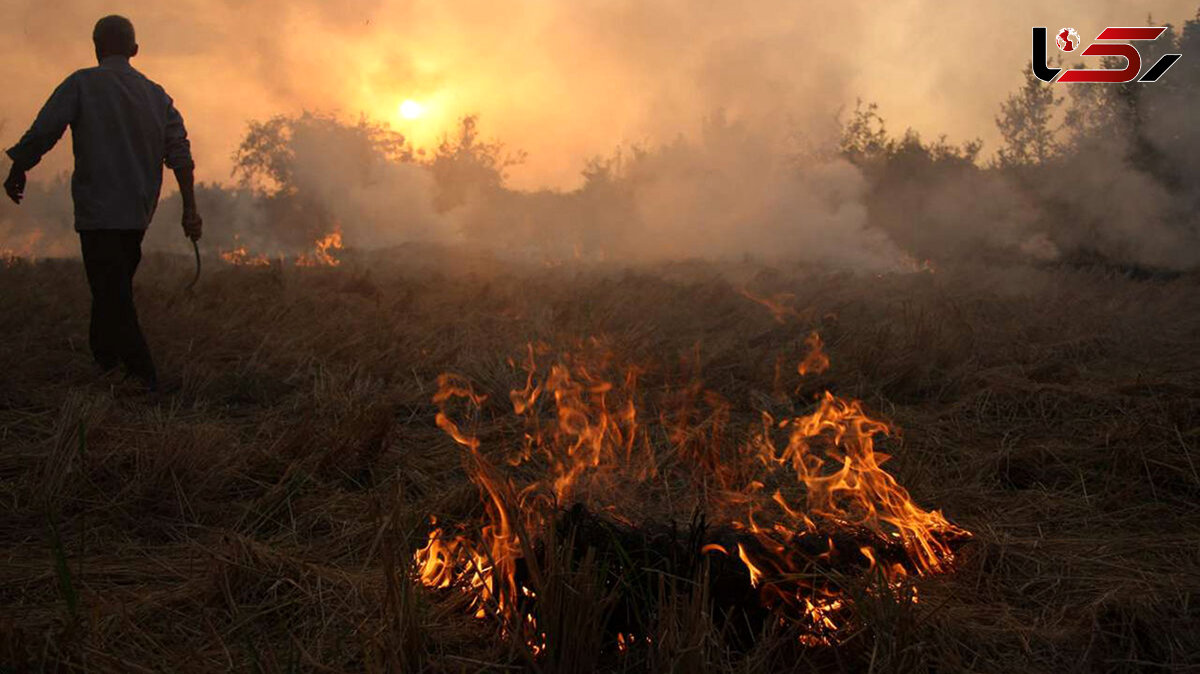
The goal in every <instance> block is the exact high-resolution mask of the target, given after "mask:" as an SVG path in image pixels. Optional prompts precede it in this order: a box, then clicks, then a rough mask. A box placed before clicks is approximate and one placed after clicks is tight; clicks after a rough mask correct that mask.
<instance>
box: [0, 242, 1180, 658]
mask: <svg viewBox="0 0 1200 674" xmlns="http://www.w3.org/2000/svg"><path fill="white" fill-rule="evenodd" d="M209 264H210V270H209V271H207V272H206V276H205V278H204V279H203V280H202V282H201V284H200V286H199V288H198V291H197V293H196V294H195V296H194V297H191V298H188V297H185V296H184V295H183V294H182V293H181V292H180V291H179V288H180V287H182V285H183V284H184V283H185V282H186V280H187V277H188V275H189V273H190V270H188V269H187V267H186V265H187V262H186V261H185V260H184V259H183V258H182V257H167V256H151V257H149V258H147V260H146V261H145V262H144V265H145V266H144V268H143V269H142V271H141V272H140V275H139V278H138V284H139V302H140V311H141V317H142V322H143V325H144V326H145V327H146V330H147V333H148V337H149V339H150V341H151V345H152V347H153V348H154V349H155V351H156V354H157V355H158V358H159V361H160V369H161V371H163V372H165V373H167V374H168V375H174V376H175V377H176V378H177V379H178V380H179V383H180V389H179V390H178V391H176V392H173V393H170V394H164V395H161V396H157V397H153V396H148V395H144V394H141V393H139V392H138V391H136V390H135V389H134V388H133V387H130V386H129V385H127V384H124V383H122V382H120V381H119V379H107V380H102V379H100V378H99V377H98V376H97V375H96V374H95V373H94V372H93V370H92V369H91V366H90V360H89V358H88V356H87V350H86V317H87V296H86V293H87V290H86V284H85V283H84V281H83V272H82V269H81V266H80V264H79V262H78V261H54V260H47V261H43V262H38V263H34V264H29V263H18V264H14V265H12V266H9V267H6V268H0V335H2V336H3V340H2V342H0V372H2V373H3V375H2V377H3V385H2V386H0V444H2V447H3V449H2V452H0V504H2V505H0V507H2V508H3V515H2V517H0V549H2V550H3V554H4V560H3V564H0V606H2V607H3V609H2V612H0V670H3V671H24V670H25V669H29V670H33V671H40V670H47V669H51V670H53V669H75V668H79V669H86V670H89V671H113V672H137V671H222V670H237V671H268V672H273V671H297V670H300V671H347V670H349V671H360V670H367V671H388V670H390V671H509V670H520V669H526V668H529V669H541V670H542V671H560V672H561V671H589V670H591V669H592V668H593V667H597V668H599V669H601V670H604V671H647V670H652V671H680V672H683V671H689V672H690V671H702V670H707V671H729V672H733V671H738V672H769V671H787V670H793V669H794V670H797V671H810V670H811V669H813V668H816V669H817V670H818V671H851V672H857V671H868V670H873V671H897V670H903V671H910V670H938V671H990V672H1016V671H1170V670H1178V671H1182V670H1186V669H1187V668H1188V667H1194V666H1195V665H1196V663H1197V662H1200V601H1198V597H1197V591H1198V590H1200V554H1198V553H1200V509H1198V508H1197V502H1198V501H1200V465H1198V464H1200V367H1198V366H1200V355H1198V354H1197V351H1196V346H1197V344H1200V292H1197V291H1198V290H1200V283H1198V282H1197V278H1196V277H1195V276H1182V277H1179V278H1175V279H1172V280H1150V281H1146V280H1131V279H1129V278H1126V277H1124V276H1121V275H1119V274H1114V273H1112V272H1108V271H1104V270H1086V269H1063V268H1057V269H1041V270H1036V269H1029V268H1021V269H1016V268H1013V269H991V270H979V269H973V270H967V269H953V268H946V269H939V270H938V271H937V273H934V274H928V273H920V274H906V275H894V276H883V277H877V276H871V275H860V276H852V275H848V274H838V273H829V272H823V271H817V270H811V269H801V268H784V267H774V268H772V267H767V266H761V265H753V264H750V263H746V264H741V265H727V266H724V267H721V268H718V267H717V266H716V265H711V264H707V263H679V264H674V265H660V266H658V267H655V268H653V269H632V270H626V269H607V270H605V269H591V270H586V271H579V270H573V269H568V268H557V269H549V268H532V267H530V268H524V267H518V266H512V265H501V264H499V263H496V262H494V261H490V260H489V259H488V258H486V257H484V256H471V255H469V254H466V253H463V252H461V251H460V252H450V251H445V250H439V249H432V248H415V247H408V248H400V249H394V250H390V251H386V252H381V253H376V254H372V255H370V256H366V255H364V256H360V257H358V258H353V257H352V258H351V259H349V260H348V261H347V262H346V263H345V264H343V265H342V266H341V267H338V268H334V269H329V268H316V269H296V268H291V267H289V268H285V269H280V268H279V267H277V266H275V267H270V268H234V267H229V266H218V264H219V263H217V262H216V261H215V260H213V261H210V262H209ZM743 287H745V288H749V289H752V290H753V292H755V293H756V294H759V295H764V296H767V295H775V294H778V293H790V294H791V295H792V297H791V298H789V299H788V300H787V301H788V304H789V306H791V307H793V308H795V312H794V313H793V314H791V315H788V316H787V317H786V320H785V321H783V322H778V321H776V320H775V319H774V318H773V317H772V315H771V314H770V312H768V311H767V310H765V309H764V308H763V306H761V305H759V304H756V303H754V302H752V301H750V300H748V299H747V298H746V297H745V296H744V295H743V294H741V292H740V289H742V288H743ZM813 329H816V330H818V331H819V332H820V333H821V335H822V336H823V338H824V340H825V342H826V344H827V348H828V352H829V354H830V356H831V359H832V363H833V366H832V368H831V369H830V370H829V371H828V372H826V373H824V374H822V375H821V376H820V377H819V378H818V379H817V380H816V381H814V382H810V383H809V384H807V385H806V388H805V389H804V390H802V391H801V392H800V393H798V394H797V395H795V396H793V397H792V399H791V400H790V401H786V403H781V402H780V400H779V399H778V398H777V397H776V396H775V395H774V393H773V388H772V381H773V377H774V373H775V366H776V362H777V360H778V359H780V358H782V359H783V362H785V363H794V362H796V361H798V360H799V358H800V357H802V356H803V354H804V353H805V346H804V340H805V337H807V335H808V334H809V332H810V331H811V330H813ZM589 336H601V337H603V338H604V339H605V340H607V343H608V344H609V345H610V346H611V348H613V349H614V350H616V351H618V352H619V353H621V354H623V355H624V356H625V357H627V358H629V359H635V360H637V361H639V362H643V363H646V364H647V365H648V367H649V369H650V374H648V375H647V380H646V382H647V383H646V386H650V387H653V386H656V385H663V383H664V382H666V381H667V380H669V379H671V378H672V377H680V376H684V374H685V373H687V374H688V376H691V374H692V373H695V372H697V371H698V372H699V376H700V378H702V380H703V382H704V386H706V387H708V388H710V389H712V390H714V391H716V392H718V393H719V394H720V395H721V396H723V397H724V398H725V399H726V400H728V401H729V402H730V403H731V404H732V409H731V415H732V416H733V417H734V418H735V419H738V420H744V421H745V423H743V424H742V427H745V426H746V425H749V424H752V423H753V422H754V420H755V419H757V415H758V410H760V409H764V408H766V407H770V406H773V405H774V406H779V405H781V404H786V405H791V406H794V407H796V408H797V409H802V408H803V407H804V406H805V405H807V404H809V403H810V402H811V398H812V395H813V394H814V393H815V392H817V391H819V390H820V389H821V388H822V387H831V388H833V389H835V390H836V392H837V393H838V394H839V395H843V396H848V397H849V396H852V397H856V398H859V399H862V400H863V401H864V402H865V404H866V405H867V407H868V409H870V410H872V411H873V412H875V413H876V414H878V415H882V416H883V417H885V418H887V419H889V420H891V421H893V422H894V423H895V424H896V425H897V426H899V427H900V428H901V429H903V434H902V436H901V437H900V438H899V439H897V440H892V441H889V442H890V445H889V446H888V447H887V449H888V451H889V453H892V454H893V455H894V457H895V458H894V459H893V460H892V461H891V462H889V463H888V464H887V468H888V469H889V470H891V471H892V472H894V473H895V474H896V475H897V476H898V477H899V479H900V481H901V483H902V484H904V485H905V486H906V487H907V488H908V489H909V491H910V492H911V493H912V494H913V496H914V498H915V499H916V500H917V501H918V502H919V503H921V504H922V505H924V506H926V507H937V508H941V509H942V510H943V512H945V514H946V515H947V516H948V517H949V518H950V519H952V520H953V521H955V522H956V523H958V524H960V525H962V526H964V527H965V528H967V529H969V530H971V531H972V532H974V534H975V539H974V540H973V541H972V542H971V543H970V544H968V545H967V547H966V548H964V550H963V553H962V555H961V563H960V565H959V568H958V569H957V571H956V572H955V573H953V574H951V575H948V576H940V577H933V578H929V579H925V580H922V581H921V582H920V591H921V594H920V596H921V602H920V603H919V604H916V605H910V604H907V603H899V602H895V601H890V600H888V599H887V598H886V597H883V598H881V597H879V596H875V598H874V599H872V598H871V595H868V594H864V595H863V596H862V598H861V601H860V602H859V611H860V614H861V622H860V624H858V625H856V626H855V627H854V628H853V629H852V630H850V632H851V633H849V634H847V635H846V638H845V640H844V643H843V644H841V645H840V646H838V647H836V648H804V647H800V646H799V645H798V644H797V641H796V638H795V635H794V634H788V633H787V632H786V630H784V631H771V632H769V633H766V634H763V635H761V636H760V637H759V638H758V639H757V640H756V642H755V644H754V645H753V646H750V647H749V648H743V649H735V648H731V647H729V646H728V645H727V644H726V643H725V642H723V640H722V638H721V636H720V635H718V634H714V633H713V631H712V629H711V627H710V626H709V625H708V623H707V621H706V620H705V617H704V604H703V602H702V601H700V600H699V599H698V598H696V597H695V596H693V600H692V601H675V602H671V601H666V602H665V603H663V604H662V605H663V606H665V607H666V608H664V609H663V610H662V613H663V615H662V616H660V617H659V619H658V621H657V625H658V626H659V627H658V632H657V634H656V635H655V636H656V643H658V644H659V647H658V648H656V649H654V650H653V651H649V650H646V649H637V648H635V649H631V650H630V651H628V652H627V653H625V654H618V653H615V652H613V649H612V648H611V647H609V646H605V645H603V644H602V643H601V642H600V640H599V639H598V637H597V629H598V628H597V627H596V622H597V621H596V620H595V618H594V616H592V615H590V614H589V612H590V611H591V608H592V607H591V606H590V605H589V602H588V601H586V600H585V599H580V597H584V598H586V597H589V596H590V597H593V598H594V599H596V600H600V599H602V595H603V594H604V589H603V588H600V587H597V586H596V584H595V583H594V582H592V581H589V576H588V573H587V571H588V570H587V568H586V565H584V566H583V567H580V568H575V569H566V570H565V571H564V572H563V578H564V580H563V584H562V586H561V587H560V588H559V589H560V590H562V591H564V592H568V593H574V594H573V595H570V594H569V595H568V596H561V597H556V598H555V599H556V602H557V603H553V602H551V601H550V600H549V599H548V600H547V604H548V607H547V609H546V610H547V611H548V612H551V613H554V615H555V616H556V618H555V620H556V623H555V626H554V628H552V629H556V630H558V631H552V632H551V639H552V640H554V641H555V644H553V646H554V650H552V651H551V652H550V653H549V657H546V658H543V659H541V660H537V661H530V660H529V659H528V658H527V656H525V655H524V654H523V653H522V649H521V648H520V647H519V646H517V645H515V644H513V643H511V642H510V640H508V639H506V638H504V637H502V636H501V635H500V634H499V632H498V629H497V628H496V626H495V625H493V624H491V623H489V622H487V621H477V620H474V619H473V618H471V617H470V616H469V615H467V614H465V613H464V611H463V607H462V601H461V598H460V597H459V596H457V595H455V594H454V593H445V592H442V593H439V592H434V591H430V590H427V589H425V588H423V587H420V586H419V585H417V584H414V583H413V582H412V581H411V580H410V575H409V569H408V564H409V562H408V560H410V559H411V556H412V552H413V550H414V549H415V548H416V547H417V546H418V545H420V544H422V543H423V542H424V537H425V535H426V533H427V531H428V517H429V515H430V514H437V515H439V516H441V517H442V518H443V519H445V518H453V517H454V516H455V515H465V514H468V513H472V512H477V511H478V509H479V508H480V507H481V501H480V497H479V495H478V493H477V489H476V488H475V486H474V485H473V484H471V483H470V482H469V481H468V480H467V479H466V477H465V474H464V470H463V466H462V464H461V461H460V456H461V451H460V449H459V448H458V447H457V446H456V445H455V444H454V443H453V441H452V440H451V439H450V438H448V437H447V436H446V435H445V434H444V433H442V432H441V431H440V430H439V429H438V428H437V427H436V426H435V424H434V414H435V411H436V408H435V407H434V405H433V404H432V403H431V400H430V398H431V395H432V393H433V391H434V386H435V381H436V378H437V375H438V374H439V373H441V372H444V371H454V372H457V373H460V374H462V375H464V376H466V377H469V378H470V379H471V380H472V381H474V382H476V384H477V385H478V386H480V388H481V389H483V390H486V391H489V392H497V393H499V394H500V395H499V398H500V399H501V400H503V398H504V394H505V392H507V391H508V390H509V389H512V388H520V387H521V385H522V384H523V377H524V375H523V373H522V372H520V371H519V370H514V368H512V367H511V366H510V364H509V362H508V358H509V357H510V356H519V354H520V353H521V352H522V349H523V347H524V345H525V344H526V343H527V342H529V341H532V340H541V341H545V342H547V343H550V344H557V345H563V346H564V347H566V346H570V345H571V344H573V343H575V341H576V340H578V339H581V338H586V337H589ZM502 412H503V411H502V410H501V409H499V408H497V409H496V410H494V418H493V417H490V416H488V415H489V414H490V413H491V412H490V411H489V408H486V407H485V409H484V418H483V419H482V422H481V423H482V428H483V431H484V432H485V433H490V434H491V436H489V437H491V438H493V441H494V439H495V438H503V437H504V436H503V434H504V433H505V432H515V430H514V429H512V428H511V427H506V426H505V425H504V423H503V421H502V416H503V414H502ZM572 597H574V598H572ZM551 603H553V605H552V606H550V605H549V604H551ZM597 644H601V646H602V650H600V651H599V652H598V651H597Z"/></svg>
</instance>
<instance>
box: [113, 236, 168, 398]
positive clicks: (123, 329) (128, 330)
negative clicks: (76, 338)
mask: <svg viewBox="0 0 1200 674" xmlns="http://www.w3.org/2000/svg"><path fill="white" fill-rule="evenodd" d="M117 234H118V235H119V237H120V247H121V257H122V260H123V262H124V264H123V265H122V269H121V271H122V274H121V279H120V280H121V283H120V286H119V288H118V293H117V307H116V308H117V325H118V334H119V339H120V342H119V343H120V351H119V352H120V354H121V360H122V361H123V362H124V363H125V367H127V368H129V373H130V374H132V375H133V376H135V377H137V378H138V379H141V380H142V381H144V382H146V383H147V384H148V385H150V386H151V387H153V386H155V385H156V384H157V383H158V377H157V373H156V371H155V369H154V359H153V358H152V357H151V356H150V347H149V346H147V345H146V338H145V336H144V335H142V328H141V325H139V324H138V317H137V309H136V308H135V307H134V304H133V275H134V274H135V273H136V272H137V268H138V263H139V262H141V260H142V237H144V236H145V235H146V232H144V231H142V230H121V231H119V232H117Z"/></svg>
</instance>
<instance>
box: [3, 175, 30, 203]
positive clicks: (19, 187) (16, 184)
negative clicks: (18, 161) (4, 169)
mask: <svg viewBox="0 0 1200 674" xmlns="http://www.w3.org/2000/svg"><path fill="white" fill-rule="evenodd" d="M4 192H5V194H7V195H8V198H9V199H12V200H13V203H14V204H19V203H21V199H22V198H23V197H24V196H25V172H24V171H21V170H18V169H17V167H16V166H13V167H12V170H11V171H9V172H8V179H7V180H5V181H4Z"/></svg>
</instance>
